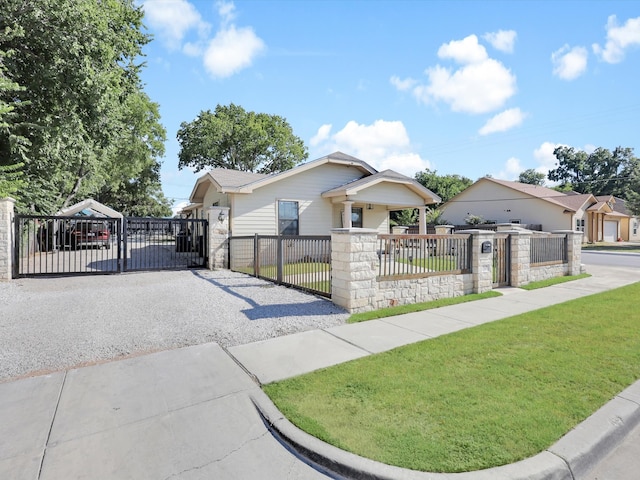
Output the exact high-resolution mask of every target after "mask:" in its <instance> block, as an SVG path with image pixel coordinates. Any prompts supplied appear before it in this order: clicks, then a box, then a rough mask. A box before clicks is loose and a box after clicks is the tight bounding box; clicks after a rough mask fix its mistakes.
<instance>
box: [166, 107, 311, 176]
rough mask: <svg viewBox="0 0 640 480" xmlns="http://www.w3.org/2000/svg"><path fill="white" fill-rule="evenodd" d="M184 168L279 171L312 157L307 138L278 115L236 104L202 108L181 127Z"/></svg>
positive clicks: (180, 166)
mask: <svg viewBox="0 0 640 480" xmlns="http://www.w3.org/2000/svg"><path fill="white" fill-rule="evenodd" d="M177 137H178V142H179V143H180V153H179V155H178V158H179V163H178V167H179V168H180V169H182V168H184V167H193V168H194V169H195V171H196V172H198V171H200V170H202V169H204V168H209V167H212V168H228V169H232V170H241V171H246V172H256V173H276V172H282V171H284V170H288V169H290V168H293V167H295V166H296V165H298V164H299V163H301V162H302V161H304V160H305V159H306V158H307V157H308V152H307V148H306V147H305V145H304V142H303V141H302V140H301V139H300V138H298V137H297V136H295V135H294V134H293V130H292V128H291V126H290V125H289V123H288V122H287V121H286V120H285V119H284V118H283V117H280V116H278V115H268V114H266V113H255V112H248V111H246V110H245V109H244V108H242V107H240V106H238V105H234V104H233V103H232V104H230V105H218V106H217V107H216V109H215V111H214V112H211V111H210V110H206V111H202V112H200V114H199V115H198V117H197V118H196V119H195V120H193V121H192V122H182V124H181V125H180V129H179V130H178V135H177Z"/></svg>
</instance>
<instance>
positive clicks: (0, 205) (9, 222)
mask: <svg viewBox="0 0 640 480" xmlns="http://www.w3.org/2000/svg"><path fill="white" fill-rule="evenodd" d="M15 203H16V201H15V200H14V199H13V198H8V197H7V198H3V199H0V281H7V280H11V278H12V276H13V248H14V238H13V207H14V205H15Z"/></svg>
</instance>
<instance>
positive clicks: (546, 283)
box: [520, 273, 591, 290]
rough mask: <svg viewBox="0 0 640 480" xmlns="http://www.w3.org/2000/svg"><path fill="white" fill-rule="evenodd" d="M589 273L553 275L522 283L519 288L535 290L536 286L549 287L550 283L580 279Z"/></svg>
mask: <svg viewBox="0 0 640 480" xmlns="http://www.w3.org/2000/svg"><path fill="white" fill-rule="evenodd" d="M590 276H591V275H590V274H588V273H581V274H579V275H567V276H566V277H554V278H548V279H546V280H540V281H539V282H531V283H528V284H527V285H523V286H521V287H520V288H522V289H523V290H536V289H538V288H544V287H550V286H551V285H557V284H559V283H565V282H571V281H573V280H580V279H581V278H588V277H590Z"/></svg>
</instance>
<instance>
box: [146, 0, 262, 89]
mask: <svg viewBox="0 0 640 480" xmlns="http://www.w3.org/2000/svg"><path fill="white" fill-rule="evenodd" d="M215 5H216V8H217V12H218V15H219V17H220V28H219V29H218V31H217V32H216V34H215V36H214V38H213V39H211V36H210V32H211V25H210V24H208V23H207V22H205V21H203V20H202V17H201V16H200V13H199V12H198V10H197V9H196V7H195V6H194V5H193V4H192V3H190V2H189V1H187V0H146V1H145V2H144V4H143V7H144V10H145V18H146V19H147V20H148V21H149V24H150V26H152V27H153V28H154V29H155V30H156V31H157V32H158V33H159V35H160V37H161V38H162V40H163V41H164V43H165V44H166V45H167V47H168V48H169V49H171V50H177V49H180V48H181V49H182V52H183V53H184V54H185V55H188V56H190V57H202V61H203V64H204V67H205V69H206V71H207V72H208V73H209V74H210V75H211V76H212V77H214V78H226V77H229V76H231V75H233V74H235V73H237V72H239V71H240V70H242V69H244V68H246V67H248V66H250V65H251V64H252V63H253V60H254V59H255V57H256V56H257V55H258V54H260V53H261V52H262V51H263V50H264V49H265V44H264V41H263V40H262V39H261V38H259V37H258V36H257V35H256V34H255V32H254V31H253V29H252V28H251V27H241V28H240V27H237V26H236V25H235V24H234V23H233V21H234V20H235V17H236V12H235V8H236V7H235V5H234V3H233V2H225V1H219V2H217V3H216V4H215ZM191 30H196V31H197V34H198V35H197V38H196V39H195V40H190V41H186V42H184V39H185V37H186V36H187V34H188V33H189V32H190V31H191ZM183 42H184V44H183Z"/></svg>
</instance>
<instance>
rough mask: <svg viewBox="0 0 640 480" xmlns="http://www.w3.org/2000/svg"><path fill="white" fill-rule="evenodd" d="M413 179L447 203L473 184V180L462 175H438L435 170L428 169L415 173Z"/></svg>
mask: <svg viewBox="0 0 640 480" xmlns="http://www.w3.org/2000/svg"><path fill="white" fill-rule="evenodd" d="M415 179H416V180H417V181H418V183H420V184H422V185H423V186H425V187H426V188H428V189H429V190H431V191H432V192H433V193H435V194H436V195H438V196H439V197H440V198H441V199H442V201H443V202H447V201H449V200H450V199H451V198H453V197H454V196H456V195H457V194H459V193H460V192H461V191H463V190H464V189H465V188H467V187H468V186H469V185H471V184H472V183H473V180H471V179H470V178H467V177H464V176H462V175H438V173H437V171H436V170H429V169H428V168H427V169H425V171H424V172H418V173H416V175H415Z"/></svg>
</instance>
